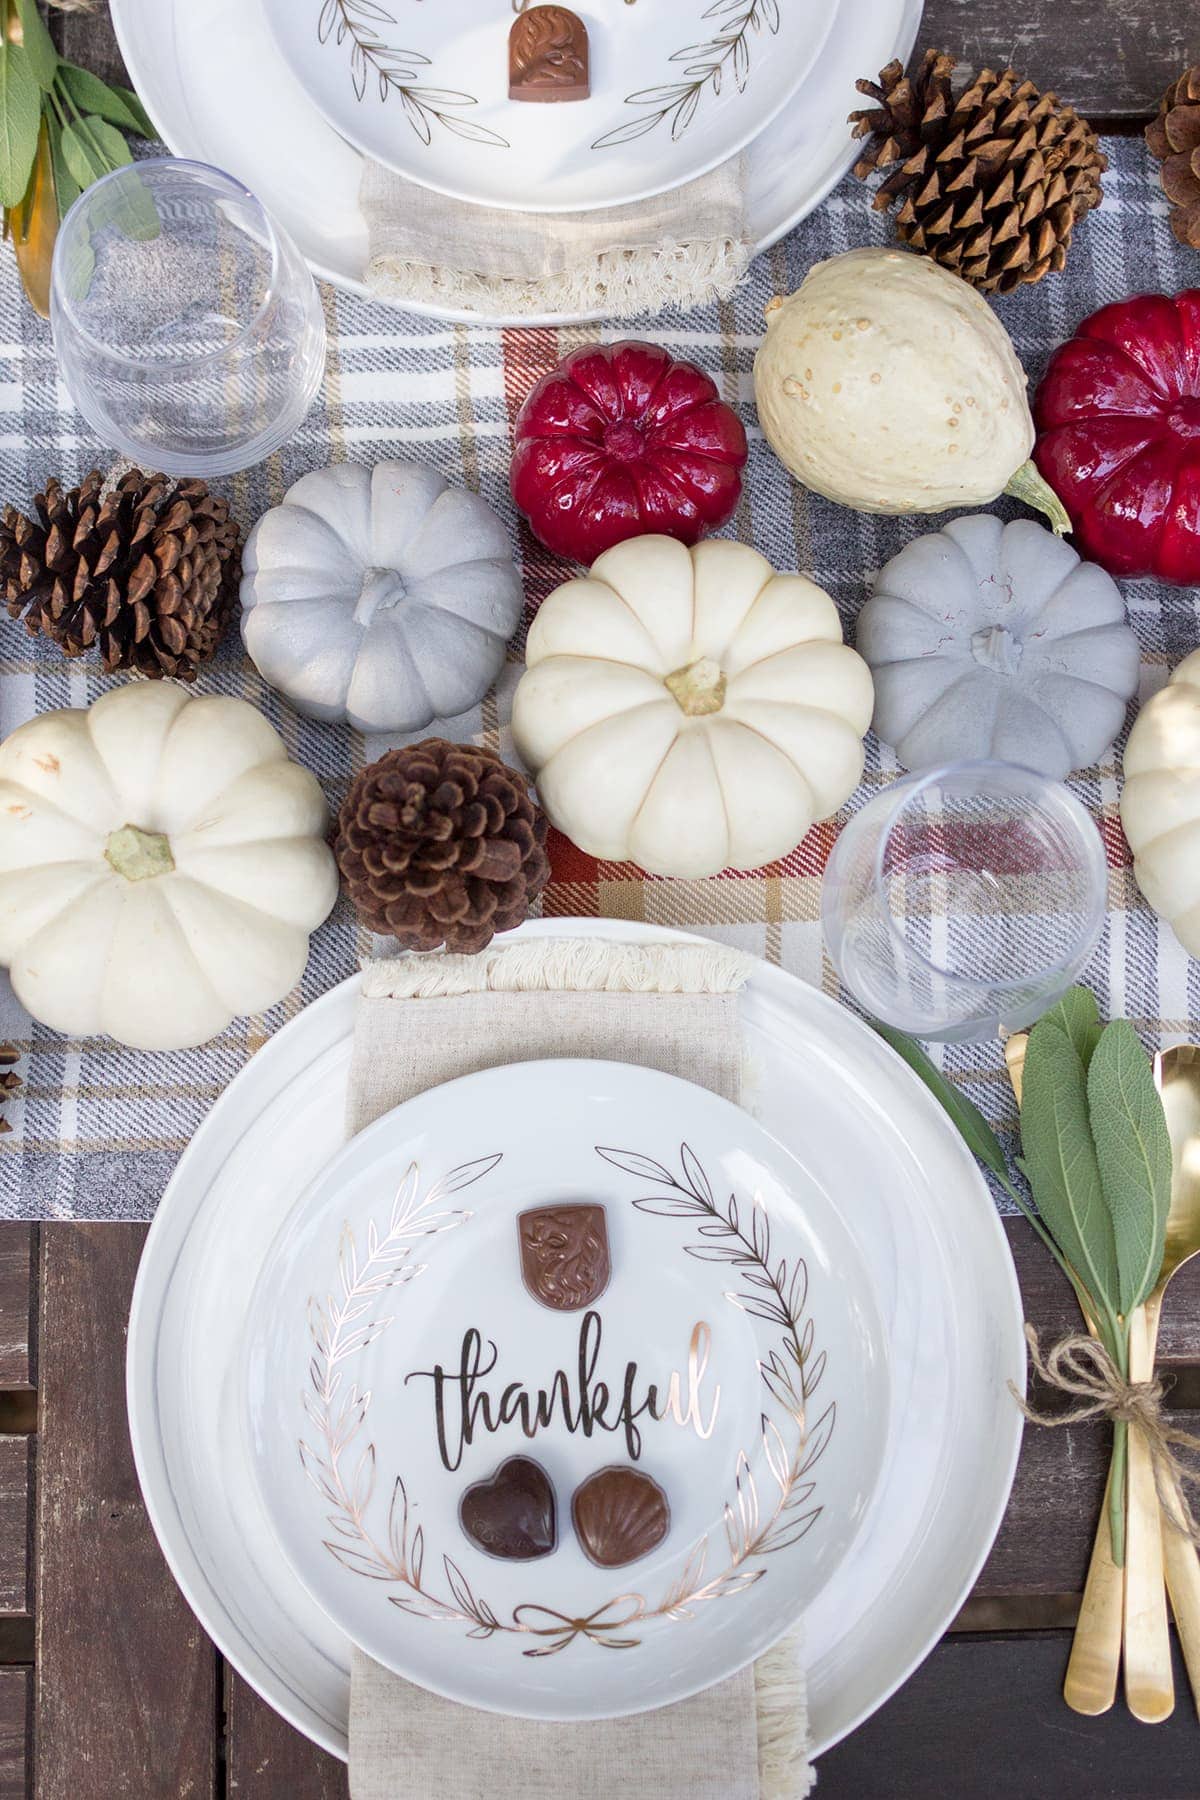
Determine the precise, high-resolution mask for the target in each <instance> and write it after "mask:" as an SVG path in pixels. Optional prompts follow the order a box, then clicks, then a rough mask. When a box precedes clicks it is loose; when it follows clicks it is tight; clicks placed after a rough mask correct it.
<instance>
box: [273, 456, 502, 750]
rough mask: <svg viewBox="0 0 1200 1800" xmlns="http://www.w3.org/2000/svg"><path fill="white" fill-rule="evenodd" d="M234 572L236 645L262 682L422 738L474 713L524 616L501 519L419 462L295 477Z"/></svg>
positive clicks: (305, 709) (312, 710)
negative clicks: (444, 722) (433, 727)
mask: <svg viewBox="0 0 1200 1800" xmlns="http://www.w3.org/2000/svg"><path fill="white" fill-rule="evenodd" d="M242 568H243V576H242V641H243V642H244V644H245V646H246V649H247V650H248V651H249V653H250V656H251V657H252V658H253V660H254V664H255V667H256V668H257V669H258V671H259V673H260V674H261V675H262V676H263V678H264V680H266V681H268V682H269V683H270V684H271V686H272V687H273V688H278V690H279V692H280V693H281V694H284V695H286V697H287V698H288V699H289V700H290V701H291V703H292V705H293V706H294V707H295V708H296V709H297V711H298V712H302V713H306V714H307V715H308V716H309V717H310V718H313V719H324V720H327V721H329V722H331V723H337V722H340V721H342V720H348V721H349V723H350V724H351V725H353V726H355V727H356V728H357V729H358V730H359V731H420V730H423V729H424V727H425V726H426V725H428V724H429V722H430V720H431V719H443V718H451V717H453V716H454V715H455V714H456V713H461V712H465V711H466V709H467V708H468V707H469V706H474V705H475V703H476V702H477V701H478V700H480V699H482V697H483V695H484V694H485V693H486V692H487V690H488V688H489V687H491V685H492V683H493V681H494V680H495V679H496V676H497V675H498V674H499V673H500V669H501V667H502V665H503V663H504V646H505V644H506V643H507V642H508V639H509V638H510V637H511V636H512V634H513V631H514V630H515V629H516V625H517V621H518V619H519V618H520V616H521V605H522V589H521V578H520V575H519V574H518V572H517V569H516V566H515V565H514V563H513V559H512V550H511V547H510V544H509V539H508V532H507V530H506V529H505V527H504V524H503V522H502V521H501V519H500V517H499V515H498V514H497V513H496V512H495V511H494V510H493V509H492V507H490V506H489V505H488V503H487V501H486V500H483V499H481V498H480V497H479V495H478V494H470V493H467V492H466V491H465V489H463V488H455V487H450V486H449V485H448V484H447V482H446V480H445V478H444V477H443V476H442V475H439V474H438V472H437V470H436V469H430V468H426V467H424V466H423V465H422V464H420V463H411V462H382V463H377V464H376V465H375V467H374V468H373V469H367V468H362V467H360V466H359V464H357V463H336V464H334V465H333V467H331V468H328V469H317V470H315V471H314V472H313V473H312V474H310V475H303V476H301V478H300V480H299V481H297V482H296V483H295V484H294V485H293V486H292V487H290V488H289V489H288V491H287V493H286V494H285V495H284V498H283V503H282V505H280V506H276V507H273V508H272V509H271V511H270V512H267V513H264V514H263V516H262V518H261V519H260V520H259V521H258V523H257V525H256V526H255V527H254V529H253V531H252V532H251V533H250V536H249V538H248V540H247V543H246V550H245V555H244V556H243V558H242Z"/></svg>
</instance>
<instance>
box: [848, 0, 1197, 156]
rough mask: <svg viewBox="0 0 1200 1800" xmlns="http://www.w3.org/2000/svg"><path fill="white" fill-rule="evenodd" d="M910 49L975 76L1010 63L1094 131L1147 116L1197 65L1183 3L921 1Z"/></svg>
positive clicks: (1192, 25)
mask: <svg viewBox="0 0 1200 1800" xmlns="http://www.w3.org/2000/svg"><path fill="white" fill-rule="evenodd" d="M918 45H919V47H920V48H924V47H926V46H929V47H931V48H932V47H936V48H937V49H939V50H948V51H950V52H951V54H952V55H954V56H958V57H960V58H961V59H962V61H963V62H964V63H965V64H968V65H969V66H970V67H972V68H977V69H978V68H984V67H991V68H995V67H997V66H998V65H1000V66H1003V65H1004V64H1006V63H1008V62H1010V61H1011V62H1012V63H1013V64H1014V66H1015V67H1016V68H1017V69H1018V70H1019V72H1020V73H1021V74H1022V75H1026V76H1028V77H1029V79H1030V80H1031V81H1035V82H1036V83H1037V85H1038V86H1039V87H1040V88H1042V89H1046V88H1053V89H1054V90H1055V92H1056V93H1058V94H1061V96H1062V97H1063V99H1064V100H1069V101H1070V102H1071V105H1072V106H1074V107H1076V108H1077V109H1078V111H1079V112H1081V113H1083V114H1084V116H1085V117H1086V118H1089V119H1091V120H1093V122H1094V123H1096V124H1098V125H1103V124H1104V123H1105V122H1106V121H1107V120H1110V119H1114V118H1117V119H1121V118H1124V117H1127V116H1128V115H1129V114H1133V113H1150V112H1153V111H1155V109H1156V108H1157V106H1158V101H1159V96H1160V95H1161V94H1162V92H1163V90H1164V89H1165V87H1166V85H1167V83H1168V82H1169V81H1173V80H1174V79H1175V77H1176V75H1178V74H1179V73H1180V72H1181V70H1183V69H1184V68H1185V67H1186V66H1187V65H1188V64H1189V63H1192V62H1195V61H1197V60H1198V59H1200V9H1197V7H1196V6H1195V5H1193V4H1189V0H1024V4H1020V3H1018V0H926V4H925V17H924V19H923V20H922V23H921V31H920V37H919V39H918ZM864 73H865V71H864Z"/></svg>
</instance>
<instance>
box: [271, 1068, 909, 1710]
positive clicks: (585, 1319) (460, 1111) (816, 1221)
mask: <svg viewBox="0 0 1200 1800" xmlns="http://www.w3.org/2000/svg"><path fill="white" fill-rule="evenodd" d="M572 1202H575V1203H580V1202H583V1203H586V1205H587V1206H588V1208H589V1209H590V1210H589V1213H588V1214H587V1215H585V1219H584V1223H583V1226H582V1227H581V1229H580V1238H579V1241H578V1243H572V1244H571V1245H570V1246H569V1247H568V1245H567V1244H566V1243H564V1242H563V1238H564V1236H565V1235H566V1234H569V1233H570V1230H571V1221H570V1217H569V1215H564V1214H563V1212H562V1211H561V1210H560V1209H561V1208H563V1207H564V1206H568V1205H570V1204H571V1203H572ZM597 1207H598V1208H600V1209H602V1215H601V1218H600V1221H599V1226H597V1221H596V1215H595V1212H594V1209H595V1208H597ZM547 1210H548V1211H549V1212H550V1215H551V1216H550V1218H549V1219H546V1217H545V1213H546V1211H547ZM539 1212H540V1213H541V1216H542V1226H541V1229H540V1231H538V1226H537V1221H538V1216H539ZM526 1213H528V1214H530V1215H531V1217H532V1219H533V1222H534V1223H533V1227H532V1228H533V1229H534V1230H535V1232H537V1235H538V1241H539V1244H540V1248H539V1249H535V1250H533V1251H530V1255H531V1256H534V1257H536V1259H537V1260H538V1261H540V1262H541V1263H543V1264H545V1265H546V1266H548V1268H549V1269H550V1271H551V1273H552V1275H553V1276H554V1277H555V1279H554V1285H553V1292H554V1294H555V1295H556V1296H557V1298H559V1299H561V1301H562V1302H564V1303H566V1304H564V1305H563V1306H562V1307H561V1309H560V1307H559V1306H558V1305H551V1304H550V1303H549V1302H543V1301H540V1300H539V1299H538V1298H537V1297H536V1284H535V1286H534V1287H530V1286H529V1285H528V1284H527V1281H526V1279H525V1269H524V1261H523V1254H522V1253H523V1248H524V1246H523V1241H522V1237H521V1232H520V1226H519V1220H520V1217H521V1215H523V1214H526ZM598 1231H600V1232H603V1234H604V1238H605V1240H606V1242H607V1257H606V1256H605V1255H604V1254H603V1253H602V1251H601V1249H600V1246H599V1243H598V1241H597V1236H598ZM589 1259H592V1260H591V1261H590V1262H589ZM606 1261H607V1264H608V1269H607V1279H605V1278H604V1277H605V1262H606ZM593 1289H594V1292H592V1291H591V1290H593ZM585 1371H586V1373H585ZM245 1383H246V1417H247V1423H248V1426H249V1432H250V1445H251V1451H250V1453H251V1460H252V1463H253V1466H254V1469H255V1473H256V1476H257V1480H258V1485H259V1491H260V1494H261V1496H262V1500H263V1504H264V1507H265V1509H266V1512H267V1514H268V1516H269V1518H270V1519H271V1520H272V1522H273V1524H274V1526H275V1528H276V1531H277V1532H278V1535H279V1540H280V1542H281V1544H282V1545H283V1547H284V1550H285V1552H286V1554H287V1555H288V1557H289V1558H290V1560H291V1562H292V1565H293V1567H294V1568H295V1570H296V1573H297V1575H298V1576H299V1578H300V1579H301V1580H302V1581H303V1583H304V1585H305V1587H306V1588H307V1589H308V1591H309V1593H310V1594H312V1596H313V1598H314V1599H315V1600H316V1601H317V1602H318V1603H319V1604H320V1605H321V1606H323V1607H324V1609H325V1611H326V1612H327V1613H328V1615H329V1617H330V1619H331V1620H333V1621H334V1623H335V1624H337V1625H338V1626H340V1627H341V1629H342V1630H343V1631H344V1632H345V1634H346V1636H347V1637H348V1638H349V1639H350V1640H351V1641H352V1642H353V1643H356V1644H359V1645H361V1646H362V1648H363V1649H364V1650H366V1651H368V1652H369V1654H370V1655H371V1656H373V1657H374V1658H375V1660H376V1661H377V1662H381V1663H383V1664H384V1666H385V1667H388V1668H391V1669H394V1670H395V1671H396V1672H397V1674H400V1675H404V1676H406V1677H407V1678H408V1679H409V1680H410V1681H416V1682H419V1683H420V1684H421V1685H422V1686H423V1687H428V1688H432V1689H433V1690H434V1691H435V1692H437V1693H439V1694H443V1695H445V1696H446V1697H447V1698H448V1699H451V1700H458V1701H461V1702H463V1703H464V1704H465V1705H468V1706H476V1707H482V1708H485V1709H487V1710H490V1711H494V1712H503V1713H510V1714H519V1715H523V1716H525V1717H529V1718H549V1719H595V1718H610V1717H613V1716H616V1715H618V1714H623V1713H632V1712H645V1711H649V1710H650V1709H651V1708H653V1707H656V1706H666V1705H668V1704H669V1703H670V1702H672V1701H674V1700H681V1699H684V1698H686V1697H687V1696H688V1695H689V1694H693V1693H696V1692H698V1691H699V1690H700V1689H702V1688H706V1687H711V1686H712V1684H713V1683H714V1682H717V1681H722V1680H723V1679H724V1678H725V1677H726V1676H728V1675H732V1674H733V1673H734V1672H735V1671H736V1670H737V1669H740V1668H742V1667H743V1666H744V1665H745V1664H746V1663H748V1662H751V1661H753V1660H754V1658H755V1657H757V1656H760V1655H761V1654H762V1653H763V1651H764V1650H766V1649H769V1647H770V1646H771V1645H772V1644H773V1643H775V1642H776V1641H777V1640H778V1639H779V1638H780V1637H782V1636H783V1635H784V1634H785V1633H786V1632H787V1631H788V1630H789V1629H790V1628H791V1627H792V1626H793V1625H794V1623H795V1621H796V1618H797V1616H798V1615H799V1614H800V1613H801V1612H803V1611H804V1610H805V1608H806V1607H808V1606H810V1605H811V1604H812V1602H813V1600H814V1599H815V1597H816V1595H817V1594H818V1593H819V1592H820V1591H821V1589H822V1587H823V1586H824V1585H825V1583H826V1582H827V1581H828V1580H829V1579H830V1577H831V1576H832V1574H833V1572H834V1570H835V1569H836V1568H837V1566H838V1564H839V1563H840V1562H841V1560H842V1558H843V1557H844V1556H845V1555H846V1553H847V1550H848V1548H849V1546H850V1544H851V1543H852V1541H853V1538H854V1535H855V1533H856V1531H857V1530H858V1527H859V1524H860V1522H861V1520H862V1518H863V1515H864V1512H865V1511H866V1507H867V1503H868V1501H869V1499H870V1496H871V1493H872V1491H873V1489H874V1486H875V1481H876V1479H877V1477H878V1474H879V1468H880V1465H881V1463H882V1460H883V1450H884V1444H885V1440H886V1436H887V1426H888V1410H889V1409H888V1377H887V1352H886V1346H885V1343H884V1338H883V1330H882V1324H881V1320H880V1317H879V1310H878V1307H877V1305H876V1303H875V1298H874V1294H873V1292H872V1289H871V1284H870V1281H869V1280H868V1278H867V1275H866V1271H865V1269H864V1268H863V1266H862V1263H861V1261H860V1259H859V1257H858V1254H857V1251H856V1249H855V1245H854V1241H853V1239H852V1237H851V1236H850V1233H849V1232H848V1231H847V1229H846V1226H845V1225H844V1224H843V1222H842V1218H841V1214H840V1211H839V1198H838V1196H837V1195H836V1194H832V1195H831V1194H830V1193H828V1192H827V1191H826V1190H825V1188H824V1186H823V1184H822V1182H821V1180H820V1179H819V1178H818V1176H817V1175H816V1174H815V1173H814V1171H812V1170H811V1169H810V1168H808V1167H807V1166H806V1164H805V1163H804V1162H803V1161H801V1160H800V1159H799V1158H798V1157H797V1156H795V1155H793V1154H792V1153H791V1152H789V1151H787V1150H785V1149H784V1148H783V1146H782V1145H781V1144H779V1143H778V1142H776V1140H775V1139H773V1138H772V1137H770V1136H769V1134H768V1133H767V1132H766V1131H764V1130H763V1128H762V1127H761V1125H757V1124H756V1123H755V1122H754V1120H753V1119H751V1118H750V1117H748V1115H747V1114H746V1113H745V1112H743V1111H742V1110H741V1108H740V1107H737V1106H732V1105H730V1103H729V1102H728V1101H727V1100H722V1099H719V1098H718V1097H717V1096H716V1095H713V1094H710V1093H709V1092H707V1090H706V1089H704V1088H699V1087H695V1086H693V1085H692V1084H691V1083H690V1082H686V1081H681V1080H680V1079H679V1078H678V1077H677V1076H674V1075H668V1074H661V1073H658V1072H657V1071H654V1070H650V1069H645V1068H640V1067H631V1066H629V1065H628V1064H624V1063H615V1062H589V1061H587V1060H585V1059H580V1060H575V1061H544V1062H530V1063H518V1064H510V1065H508V1066H505V1067H501V1068H498V1069H488V1070H485V1071H483V1072H482V1073H480V1074H476V1075H467V1076H464V1077H463V1078H461V1079H460V1080H458V1081H451V1082H447V1083H445V1084H444V1085H443V1086H441V1087H437V1088H433V1089H431V1090H430V1091H429V1092H428V1093H425V1094H421V1095H419V1096H417V1098H416V1099H413V1100H410V1101H408V1102H407V1104H405V1105H403V1106H400V1107H397V1108H396V1110H395V1111H393V1112H391V1113H388V1114H386V1115H385V1116H384V1117H383V1118H382V1119H379V1120H377V1121H376V1123H375V1124H374V1125H372V1126H370V1127H369V1128H368V1129H367V1130H365V1131H363V1132H361V1133H360V1134H359V1135H358V1136H357V1137H355V1138H353V1139H352V1140H351V1141H350V1143H348V1144H347V1145H346V1146H345V1147H344V1149H342V1150H341V1151H340V1152H339V1153H338V1154H337V1155H336V1156H334V1157H333V1159H332V1161H331V1162H330V1163H329V1164H328V1165H327V1166H326V1168H325V1169H323V1170H322V1171H321V1173H320V1174H319V1175H318V1176H317V1177H316V1179H315V1181H313V1182H312V1183H311V1184H310V1185H309V1187H308V1188H307V1190H306V1192H305V1193H304V1194H303V1195H302V1196H301V1197H300V1198H299V1199H298V1200H297V1202H296V1205H295V1206H294V1208H293V1209H292V1211H291V1212H289V1214H288V1216H287V1218H286V1219H285V1221H284V1223H283V1225H282V1226H281V1227H280V1229H279V1232H278V1235H277V1236H276V1239H275V1242H274V1244H273V1245H272V1247H271V1249H270V1250H269V1252H268V1254H267V1257H266V1260H265V1262H264V1264H263V1267H262V1272H261V1274H260V1276H259V1279H258V1283H257V1286H256V1288H255V1291H254V1294H253V1296H252V1298H251V1304H250V1316H249V1321H248V1334H247V1356H246V1369H245ZM672 1393H674V1395H675V1404H674V1409H673V1410H672V1408H671V1405H670V1396H671V1394H672ZM506 1415H507V1419H506ZM512 1457H520V1458H522V1459H531V1460H532V1461H534V1462H535V1463H536V1464H537V1466H538V1468H539V1469H540V1470H541V1472H542V1478H543V1480H544V1481H545V1482H547V1483H548V1484H549V1486H550V1488H551V1490H552V1491H553V1494H554V1501H553V1506H554V1511H555V1513H556V1515H557V1531H556V1537H557V1542H556V1543H555V1544H554V1546H553V1548H550V1549H547V1548H545V1547H544V1545H543V1544H542V1542H541V1540H538V1546H539V1548H541V1554H538V1555H535V1556H532V1557H524V1556H523V1557H521V1558H520V1559H514V1558H502V1557H500V1556H498V1555H496V1554H494V1553H493V1551H492V1549H491V1545H492V1544H493V1543H494V1538H492V1537H490V1536H488V1533H489V1532H494V1531H495V1529H496V1524H497V1517H496V1513H495V1507H496V1504H497V1499H496V1493H495V1488H494V1486H492V1485H490V1484H492V1483H494V1478H495V1476H496V1473H497V1470H498V1468H499V1467H500V1466H501V1465H502V1464H503V1462H504V1461H505V1460H506V1459H508V1458H512ZM613 1469H622V1470H623V1471H624V1475H623V1477H622V1479H625V1480H628V1479H630V1471H633V1477H632V1478H633V1479H634V1480H635V1481H636V1480H637V1479H638V1478H639V1477H640V1478H641V1480H642V1482H643V1483H646V1482H649V1483H651V1484H653V1485H651V1486H649V1487H646V1486H643V1487H642V1488H641V1490H640V1492H639V1493H638V1496H637V1500H636V1501H635V1502H633V1503H628V1504H625V1505H619V1504H618V1505H612V1504H609V1503H608V1501H609V1500H611V1491H610V1492H609V1493H607V1494H606V1495H605V1499H604V1502H603V1503H602V1502H600V1501H598V1502H597V1503H596V1517H595V1521H594V1523H595V1528H596V1532H597V1539H596V1540H595V1547H596V1549H597V1550H598V1552H599V1554H600V1556H601V1560H602V1563H603V1565H604V1566H599V1567H598V1566H597V1565H596V1563H595V1561H589V1559H588V1558H587V1556H585V1554H584V1551H583V1548H582V1544H581V1539H580V1536H579V1534H578V1532H577V1531H576V1530H574V1529H573V1528H572V1522H573V1508H574V1504H575V1503H574V1500H573V1499H572V1496H573V1495H575V1494H577V1493H578V1492H580V1491H581V1490H582V1491H583V1492H584V1493H585V1495H586V1483H587V1482H588V1481H589V1479H591V1478H594V1477H595V1476H597V1474H598V1473H599V1472H601V1471H604V1470H613ZM528 1479H529V1472H528V1471H527V1473H526V1480H528ZM655 1488H657V1490H658V1495H657V1496H656V1494H655ZM602 1491H603V1490H602ZM468 1493H473V1496H474V1503H475V1504H476V1505H477V1506H479V1508H480V1509H481V1518H480V1521H479V1522H480V1523H481V1524H482V1527H483V1531H484V1541H483V1542H481V1541H480V1537H479V1536H478V1535H476V1536H474V1537H473V1536H472V1535H470V1534H469V1532H468V1530H467V1529H466V1526H465V1524H464V1523H463V1521H462V1518H461V1517H460V1508H461V1506H462V1504H463V1502H464V1496H465V1495H467V1494H468ZM658 1496H662V1497H664V1498H665V1504H666V1529H665V1533H664V1535H663V1536H662V1537H661V1539H660V1541H658V1542H656V1543H650V1542H648V1537H647V1536H645V1535H643V1533H645V1532H646V1529H647V1518H648V1519H649V1522H650V1523H652V1524H653V1525H654V1526H655V1528H657V1526H658V1525H659V1523H660V1521H659V1520H658V1519H657V1516H656V1514H655V1512H654V1511H653V1508H654V1507H655V1506H656V1505H657V1500H658ZM535 1500H540V1501H541V1503H542V1507H543V1508H544V1507H545V1495H544V1494H543V1493H542V1492H541V1491H540V1490H538V1489H535ZM642 1508H646V1509H650V1510H649V1511H648V1514H647V1513H646V1512H643V1511H641V1510H640V1509H642ZM540 1517H541V1521H542V1528H543V1530H544V1529H545V1518H544V1511H542V1512H540ZM500 1523H501V1524H502V1521H500ZM635 1553H636V1554H635Z"/></svg>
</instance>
